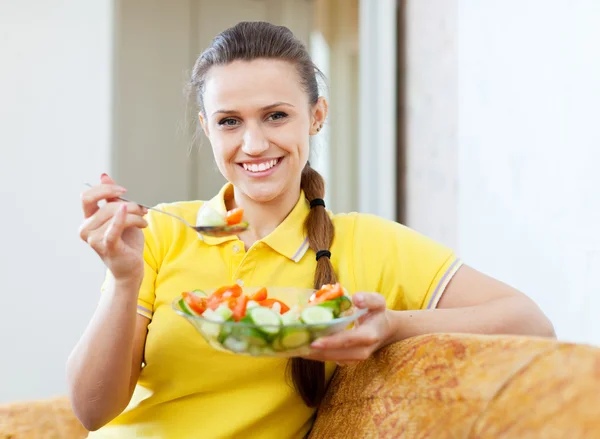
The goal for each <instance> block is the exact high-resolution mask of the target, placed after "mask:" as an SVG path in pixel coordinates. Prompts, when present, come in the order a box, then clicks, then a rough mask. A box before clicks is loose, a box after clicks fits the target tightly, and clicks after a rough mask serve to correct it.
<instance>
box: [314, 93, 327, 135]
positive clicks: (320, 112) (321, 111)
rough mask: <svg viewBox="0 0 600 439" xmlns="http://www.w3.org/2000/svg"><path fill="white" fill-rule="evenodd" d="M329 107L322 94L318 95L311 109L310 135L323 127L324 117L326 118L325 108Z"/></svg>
mask: <svg viewBox="0 0 600 439" xmlns="http://www.w3.org/2000/svg"><path fill="white" fill-rule="evenodd" d="M328 109H329V107H328V105H327V99H325V98H324V97H323V96H320V97H319V100H318V101H317V103H316V104H315V105H314V107H313V110H312V121H311V124H310V135H311V136H314V135H315V134H317V133H318V132H319V131H321V129H322V128H323V125H324V124H325V119H327V110H328Z"/></svg>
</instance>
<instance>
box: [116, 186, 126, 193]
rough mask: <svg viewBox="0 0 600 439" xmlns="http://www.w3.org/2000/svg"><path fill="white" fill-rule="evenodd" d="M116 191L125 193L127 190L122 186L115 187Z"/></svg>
mask: <svg viewBox="0 0 600 439" xmlns="http://www.w3.org/2000/svg"><path fill="white" fill-rule="evenodd" d="M117 190H118V191H119V192H127V189H125V188H124V187H123V186H117Z"/></svg>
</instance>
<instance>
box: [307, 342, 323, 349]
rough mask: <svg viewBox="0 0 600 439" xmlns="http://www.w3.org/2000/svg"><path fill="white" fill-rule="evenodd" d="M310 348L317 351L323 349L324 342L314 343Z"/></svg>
mask: <svg viewBox="0 0 600 439" xmlns="http://www.w3.org/2000/svg"><path fill="white" fill-rule="evenodd" d="M310 346H311V347H313V348H316V349H321V348H322V347H323V342H321V341H318V340H317V341H314V342H312V344H311V345H310Z"/></svg>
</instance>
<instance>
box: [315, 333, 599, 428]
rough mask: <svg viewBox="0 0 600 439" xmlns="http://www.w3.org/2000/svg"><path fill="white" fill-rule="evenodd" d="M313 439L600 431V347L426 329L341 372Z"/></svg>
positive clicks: (321, 412) (338, 374)
mask: <svg viewBox="0 0 600 439" xmlns="http://www.w3.org/2000/svg"><path fill="white" fill-rule="evenodd" d="M310 438H311V439H325V438H327V439H337V438H339V439H342V438H344V439H346V438H364V439H367V438H405V439H416V438H436V439H444V438H453V439H457V438H465V439H466V438H478V439H483V438H495V439H517V438H518V439H527V438H544V439H553V438H565V439H578V438H590V439H592V438H594V439H597V438H600V349H597V348H593V347H589V346H583V345H571V344H566V343H559V342H557V341H552V340H546V339H538V338H529V337H507V336H473V335H449V334H445V335H427V336H421V337H416V338H413V339H409V340H405V341H403V342H401V343H398V344H396V345H394V346H390V347H388V348H387V349H384V350H382V351H380V352H379V353H378V354H377V355H375V356H374V357H372V358H371V359H370V360H368V361H366V362H364V363H361V364H359V365H357V366H350V367H343V368H340V369H339V370H338V373H336V375H335V376H334V378H333V380H332V382H331V385H330V388H329V391H328V394H327V396H326V399H325V401H324V402H323V404H322V406H321V408H320V409H319V412H318V416H317V419H316V421H315V425H314V427H313V430H312V433H311V436H310Z"/></svg>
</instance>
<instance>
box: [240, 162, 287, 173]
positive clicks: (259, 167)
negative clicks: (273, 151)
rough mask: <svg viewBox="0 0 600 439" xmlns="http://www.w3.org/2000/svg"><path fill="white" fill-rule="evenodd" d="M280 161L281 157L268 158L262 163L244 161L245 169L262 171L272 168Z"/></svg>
mask: <svg viewBox="0 0 600 439" xmlns="http://www.w3.org/2000/svg"><path fill="white" fill-rule="evenodd" d="M278 162H279V159H273V160H268V161H266V162H262V163H242V165H243V166H244V169H245V170H246V171H250V172H262V171H266V170H267V169H271V168H272V167H273V166H275V165H276V164H277V163H278Z"/></svg>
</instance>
